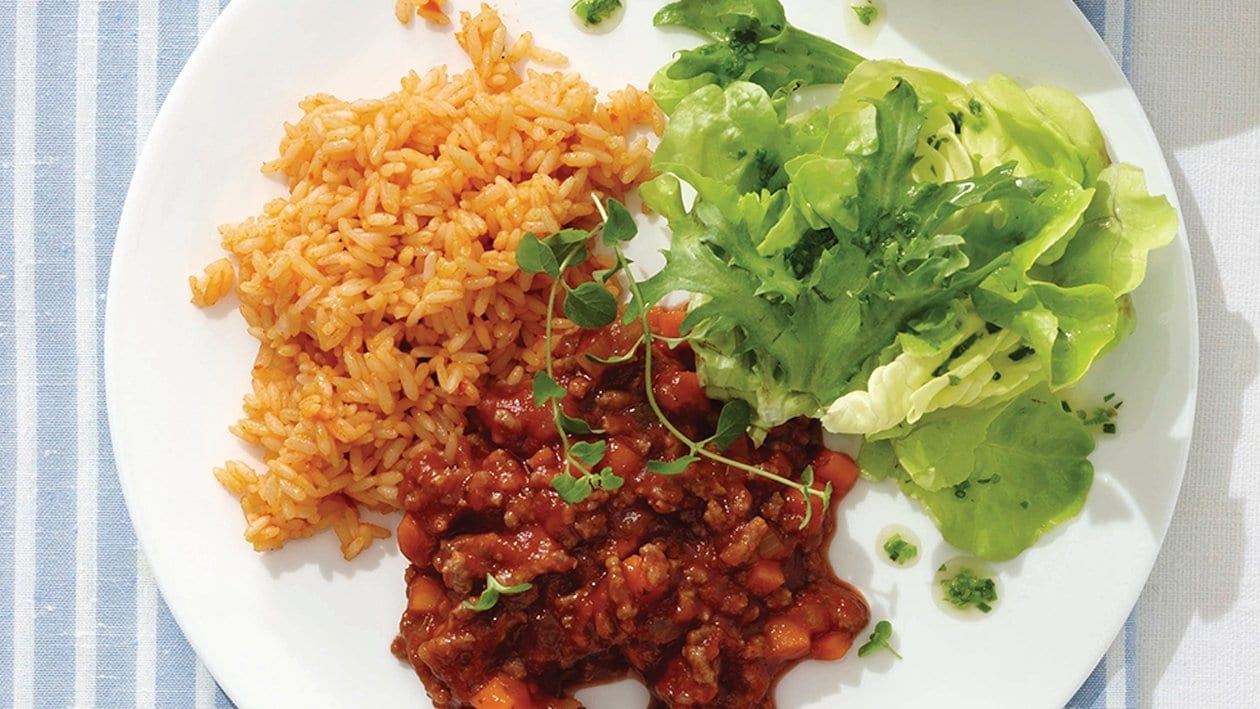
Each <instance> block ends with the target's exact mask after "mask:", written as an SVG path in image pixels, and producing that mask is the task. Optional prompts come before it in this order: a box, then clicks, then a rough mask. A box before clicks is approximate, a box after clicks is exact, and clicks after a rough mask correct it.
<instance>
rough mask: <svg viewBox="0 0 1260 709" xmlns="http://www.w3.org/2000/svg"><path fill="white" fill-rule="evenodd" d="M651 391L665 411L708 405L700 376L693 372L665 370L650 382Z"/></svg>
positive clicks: (696, 409)
mask: <svg viewBox="0 0 1260 709" xmlns="http://www.w3.org/2000/svg"><path fill="white" fill-rule="evenodd" d="M652 391H653V393H654V394H656V398H657V400H658V401H660V403H661V406H663V407H665V410H666V411H670V412H672V413H679V412H683V411H688V410H692V411H700V410H706V409H708V407H709V398H708V397H707V396H705V395H704V387H702V386H701V385H700V376H699V375H698V374H696V373H695V372H683V371H677V372H666V373H664V374H661V375H659V376H657V377H656V379H655V381H653V382H652Z"/></svg>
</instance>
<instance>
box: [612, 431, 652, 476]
mask: <svg viewBox="0 0 1260 709" xmlns="http://www.w3.org/2000/svg"><path fill="white" fill-rule="evenodd" d="M604 465H607V466H608V467H610V468H612V469H613V472H614V473H616V474H617V475H618V476H619V477H621V478H622V479H623V480H629V479H630V478H631V477H633V476H634V475H635V474H637V473H638V472H639V471H640V470H641V469H642V468H643V456H641V455H639V451H637V450H635V449H634V447H633V446H630V445H627V444H625V443H623V442H621V441H620V440H618V439H616V438H614V439H612V440H610V441H609V442H608V451H607V452H606V453H604Z"/></svg>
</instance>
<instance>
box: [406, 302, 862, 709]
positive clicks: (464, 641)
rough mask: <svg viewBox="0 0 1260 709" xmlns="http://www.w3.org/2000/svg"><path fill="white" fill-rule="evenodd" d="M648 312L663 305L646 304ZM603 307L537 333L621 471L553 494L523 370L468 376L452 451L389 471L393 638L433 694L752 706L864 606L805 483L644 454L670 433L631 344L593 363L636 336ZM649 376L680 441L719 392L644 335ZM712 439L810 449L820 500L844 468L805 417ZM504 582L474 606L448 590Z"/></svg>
mask: <svg viewBox="0 0 1260 709" xmlns="http://www.w3.org/2000/svg"><path fill="white" fill-rule="evenodd" d="M652 320H653V329H654V330H658V329H666V330H668V329H669V328H670V327H671V325H673V326H676V323H677V315H676V314H673V313H669V312H664V313H662V312H656V313H654V314H653V318H652ZM638 334H639V331H637V330H635V329H634V327H633V326H621V325H612V326H610V327H608V328H605V329H603V330H599V331H589V332H585V333H580V334H575V335H573V336H570V337H568V338H566V339H564V340H562V341H561V342H558V343H557V346H556V352H555V356H556V379H557V380H558V381H559V382H560V384H561V385H562V386H564V388H565V389H566V390H567V392H568V395H567V396H566V397H565V399H564V401H563V408H564V410H565V412H566V413H567V414H568V415H569V416H574V417H577V418H581V419H583V420H585V421H586V422H587V423H588V424H589V425H590V426H591V428H592V429H595V430H598V431H600V433H598V434H597V436H588V437H586V438H591V439H592V440H594V439H595V438H598V439H599V440H603V441H605V442H606V449H605V454H604V458H603V461H602V462H601V465H606V466H610V467H611V468H612V469H613V471H614V472H615V473H616V475H618V476H619V477H620V478H622V479H623V480H624V483H623V484H622V485H621V487H619V488H618V489H616V490H603V489H596V490H595V491H594V492H593V493H592V494H591V495H590V496H589V497H588V498H586V499H585V500H583V501H582V502H580V503H577V504H570V503H567V502H565V501H564V500H562V499H561V498H560V496H559V495H558V494H557V493H556V492H555V491H554V490H553V489H552V486H551V482H552V479H553V478H555V477H556V476H557V475H561V474H564V464H563V449H562V448H561V442H560V439H559V434H558V432H557V431H556V428H555V425H554V423H553V417H552V414H551V411H550V410H549V409H548V408H546V407H540V406H537V405H536V404H535V402H534V399H533V396H532V393H531V389H530V386H529V383H528V382H525V383H523V384H520V385H516V386H500V387H497V388H492V389H491V390H490V391H488V392H487V393H486V394H485V395H484V396H483V398H482V399H481V401H480V402H479V403H478V405H477V407H476V415H475V416H473V417H472V418H473V419H474V421H473V422H472V424H471V425H470V429H469V432H468V433H467V434H466V435H465V438H464V440H463V441H462V442H461V445H460V447H459V450H458V453H457V455H456V458H455V460H453V461H447V460H445V459H443V458H442V457H441V456H438V455H436V454H433V455H427V454H421V455H419V456H418V457H417V458H416V459H415V460H414V461H413V462H412V466H411V470H410V475H409V476H408V479H407V480H406V481H405V482H404V487H403V492H404V494H405V507H406V515H405V517H404V519H403V521H402V522H401V524H400V525H399V529H398V542H399V545H400V547H401V548H402V551H403V553H404V554H405V555H406V556H407V558H408V559H409V560H410V562H411V566H410V567H409V569H408V570H407V572H406V581H407V596H408V600H407V609H406V611H405V612H404V614H403V618H402V622H401V626H400V634H399V637H398V639H397V640H396V641H395V644H394V651H395V653H396V654H398V655H399V656H400V657H401V658H403V659H405V660H407V661H409V662H410V663H411V664H412V665H413V666H414V667H415V669H416V672H417V673H418V674H419V676H420V678H421V680H423V682H424V684H425V687H426V689H427V690H428V693H429V696H430V697H431V698H432V700H433V702H434V704H435V705H436V706H438V707H468V706H472V707H477V708H478V709H483V708H488V707H495V708H507V707H513V708H524V707H564V708H572V707H578V706H580V704H579V703H578V702H577V701H576V700H575V699H573V698H572V694H573V692H574V690H576V689H577V688H580V687H582V686H584V685H589V684H592V683H598V682H603V681H610V680H614V679H618V678H622V677H626V676H630V677H635V678H638V679H640V680H642V681H643V682H644V684H645V685H646V686H647V687H648V689H649V691H650V693H651V696H652V703H653V706H667V707H674V706H709V707H741V708H743V707H769V706H773V705H774V702H773V691H772V690H773V686H774V682H775V680H776V679H777V678H778V677H779V676H780V675H782V674H783V673H784V672H786V671H787V670H788V669H789V668H790V667H791V666H792V665H793V664H795V663H796V662H798V661H800V660H802V659H804V658H815V659H820V660H835V659H838V658H840V657H841V656H843V655H844V654H845V653H846V652H847V651H848V649H849V647H850V645H851V643H852V640H853V638H854V636H855V635H856V634H857V633H858V632H860V631H861V630H862V628H864V627H865V626H866V624H867V621H868V619H869V611H868V608H867V605H866V602H865V601H864V599H863V598H862V596H861V595H860V594H859V593H858V592H857V591H856V590H854V589H853V588H851V587H850V586H848V585H847V584H845V583H844V582H842V581H840V580H838V579H837V578H836V576H835V574H834V572H833V571H832V568H831V565H830V563H829V561H828V558H827V543H828V541H829V539H830V536H831V534H832V532H833V530H834V526H835V518H834V515H833V514H830V513H824V511H823V510H822V503H821V502H820V501H819V500H818V499H817V498H816V497H814V496H811V497H810V502H809V503H808V504H813V505H814V509H813V513H812V514H810V515H808V520H809V521H808V524H803V523H804V521H805V520H806V519H807V515H806V508H805V505H806V504H807V502H806V501H805V500H804V499H803V497H802V495H801V494H800V492H799V491H797V490H794V489H792V488H788V487H784V486H783V485H781V484H778V483H775V482H772V481H767V480H764V479H761V478H757V477H754V476H749V475H747V474H746V473H744V472H741V471H738V470H734V469H731V468H729V467H728V466H726V465H723V464H719V463H716V462H713V461H711V460H709V459H707V458H701V459H700V460H699V461H697V462H694V463H692V464H691V465H690V467H689V468H688V469H687V470H686V471H685V472H684V473H682V474H680V475H676V476H665V475H660V474H655V473H652V472H649V471H648V470H647V467H646V462H647V461H649V460H672V459H676V458H678V457H680V456H683V455H684V454H686V453H687V450H686V449H685V446H684V444H683V443H681V442H680V441H679V440H678V439H677V438H676V437H674V436H673V435H672V434H670V432H669V431H668V430H666V428H665V427H664V426H663V425H662V424H661V423H660V422H659V420H658V419H657V417H656V415H655V414H654V413H653V411H652V410H651V409H650V407H649V405H648V403H647V400H646V397H645V394H644V385H645V382H644V377H645V374H644V367H643V361H642V358H641V357H642V353H641V352H640V353H639V356H637V357H635V358H633V359H631V360H630V361H628V362H624V363H620V364H615V365H607V366H605V365H600V364H597V363H596V362H594V361H593V360H592V359H591V358H590V357H588V356H586V355H596V356H600V357H604V358H608V357H609V356H611V355H615V354H618V353H621V352H625V351H626V350H628V349H629V348H630V346H631V345H632V344H633V343H635V342H637V340H638ZM653 348H654V349H653V370H652V375H653V383H652V385H653V387H654V389H653V391H654V393H655V396H656V398H657V401H658V402H659V403H660V405H661V407H662V409H663V410H664V411H665V413H666V414H667V415H668V416H669V418H670V421H671V422H672V423H673V424H674V425H675V426H677V427H678V428H679V429H681V430H682V431H684V432H685V433H687V434H688V435H690V436H693V437H694V438H695V439H696V440H703V439H704V438H705V437H707V436H709V435H710V434H712V432H713V428H714V426H715V423H716V421H717V415H718V411H719V408H720V407H719V405H718V404H716V403H714V402H710V401H709V399H708V398H707V397H706V396H705V395H704V392H703V390H702V389H701V386H700V381H699V379H698V377H697V375H696V372H695V363H694V358H693V356H692V354H691V352H690V351H689V350H688V349H687V347H686V345H685V344H684V345H680V346H678V347H676V348H674V349H670V348H669V347H667V346H665V345H664V344H662V343H661V342H660V341H659V340H658V341H656V344H654V345H653ZM726 455H727V456H730V457H732V458H734V459H737V460H740V461H744V462H748V463H751V464H753V465H756V466H759V467H761V468H763V469H765V470H767V471H770V472H773V473H777V474H779V475H782V476H785V477H790V478H793V479H796V478H797V477H798V476H799V474H800V471H801V470H803V469H804V468H805V467H806V466H810V465H812V466H813V469H814V471H815V483H814V484H815V485H816V486H819V487H821V486H823V485H825V484H826V483H828V482H830V483H831V484H832V486H833V494H834V497H833V500H838V499H839V498H840V497H841V496H843V494H844V493H846V492H847V491H848V490H849V489H850V488H851V487H852V485H853V482H854V480H855V478H856V475H857V469H856V466H855V465H854V464H853V461H852V460H850V459H849V458H848V457H846V456H844V455H843V454H840V453H835V452H832V451H829V450H827V449H826V448H824V447H823V445H822V441H821V434H820V431H819V428H818V424H817V423H816V422H813V421H807V420H805V419H798V420H795V421H791V422H788V423H787V424H784V425H783V426H780V427H778V428H776V429H773V430H771V431H770V432H769V433H768V434H767V436H766V438H765V440H764V441H763V442H762V443H761V444H760V445H758V446H754V445H753V444H752V443H751V441H749V439H748V438H747V437H743V438H741V439H739V440H738V441H736V442H735V443H734V444H733V445H732V446H731V447H730V448H729V449H728V450H727V451H726ZM487 574H489V575H490V576H493V577H494V579H495V580H496V581H497V582H498V583H499V584H500V585H502V586H504V587H514V586H515V587H522V586H524V585H525V584H528V585H529V586H528V588H527V589H526V590H523V591H521V592H518V593H512V594H503V595H501V596H500V597H498V600H497V601H496V602H495V604H494V605H493V606H492V607H490V608H489V609H487V610H483V611H476V610H473V609H471V608H470V607H469V605H468V604H466V603H465V601H467V600H471V599H476V598H477V596H478V594H480V593H481V592H482V591H483V590H484V589H485V586H486V579H487Z"/></svg>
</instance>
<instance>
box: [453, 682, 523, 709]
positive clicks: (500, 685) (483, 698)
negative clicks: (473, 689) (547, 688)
mask: <svg viewBox="0 0 1260 709" xmlns="http://www.w3.org/2000/svg"><path fill="white" fill-rule="evenodd" d="M469 703H470V704H472V705H473V707H474V709H531V708H532V707H533V706H534V700H533V699H531V698H530V696H529V687H528V686H526V685H525V683H524V682H522V681H520V680H519V679H513V678H511V677H506V676H504V675H495V676H494V677H491V678H490V681H489V682H486V683H485V685H484V686H483V687H482V688H481V689H479V690H477V693H476V694H474V695H473V697H472V699H471V700H470V701H469Z"/></svg>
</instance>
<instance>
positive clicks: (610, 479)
mask: <svg viewBox="0 0 1260 709" xmlns="http://www.w3.org/2000/svg"><path fill="white" fill-rule="evenodd" d="M625 482H626V481H625V480H622V479H621V476H619V475H617V474H616V473H614V472H613V469H612V468H609V467H607V466H605V467H604V469H603V470H601V471H599V486H600V487H602V488H604V489H605V490H616V489H617V488H619V487H621V486H622V485H623V484H625Z"/></svg>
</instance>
